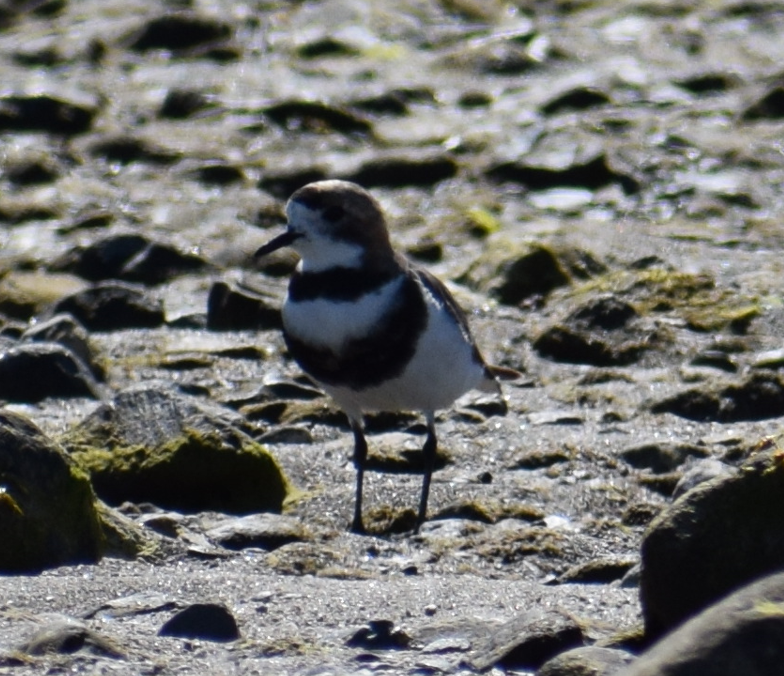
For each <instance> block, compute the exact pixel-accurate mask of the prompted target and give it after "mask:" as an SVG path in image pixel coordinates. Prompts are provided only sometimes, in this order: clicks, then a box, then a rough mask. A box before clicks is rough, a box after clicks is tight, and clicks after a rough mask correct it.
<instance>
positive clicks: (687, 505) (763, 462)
mask: <svg viewBox="0 0 784 676" xmlns="http://www.w3.org/2000/svg"><path fill="white" fill-rule="evenodd" d="M782 514H784V462H782V459H781V455H780V453H778V452H773V453H767V454H761V455H759V456H757V457H755V458H753V459H752V460H751V461H750V462H748V463H747V464H746V465H744V466H743V467H742V468H741V471H740V472H739V473H738V474H737V475H731V476H724V477H719V478H717V479H714V480H711V481H707V482H705V483H702V484H700V485H698V486H697V487H695V488H694V489H692V490H691V491H689V492H688V493H686V494H685V495H683V496H682V497H681V498H680V499H678V500H677V501H676V502H675V503H674V504H673V505H672V506H671V507H670V508H668V509H666V510H665V511H664V512H662V513H661V514H660V515H659V516H658V517H657V518H656V519H655V520H654V521H653V522H652V523H651V525H650V527H649V529H648V531H647V533H646V535H645V538H644V539H643V542H642V577H641V580H640V597H641V601H642V606H643V615H644V618H645V628H646V634H648V635H649V636H650V637H655V636H658V635H660V634H662V633H664V632H665V631H669V630H671V629H672V628H674V627H675V626H677V625H679V624H681V623H682V622H684V621H685V620H687V619H688V618H689V617H691V616H693V615H696V614H697V613H699V612H700V611H701V610H703V609H704V608H706V607H707V606H709V605H710V604H712V603H714V602H716V601H718V600H719V599H720V598H722V597H724V596H726V595H727V594H729V593H730V592H732V591H733V590H735V589H738V588H739V587H741V586H743V585H744V584H748V583H749V582H751V581H752V580H755V579H757V578H759V577H762V576H763V575H767V574H770V573H772V572H775V571H777V570H781V569H782V568H784V522H783V521H782Z"/></svg>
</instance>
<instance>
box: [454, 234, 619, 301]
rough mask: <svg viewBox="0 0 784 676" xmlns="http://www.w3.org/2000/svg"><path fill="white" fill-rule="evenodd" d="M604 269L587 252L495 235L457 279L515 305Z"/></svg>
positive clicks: (544, 294)
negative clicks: (485, 248) (483, 250)
mask: <svg viewBox="0 0 784 676" xmlns="http://www.w3.org/2000/svg"><path fill="white" fill-rule="evenodd" d="M604 270H605V266H604V265H603V264H602V263H600V262H599V261H598V260H597V259H596V258H594V257H593V256H592V255H591V254H590V253H588V252H586V251H581V250H577V249H574V248H564V249H557V248H552V247H549V246H544V245H542V244H537V243H530V242H522V243H520V242H513V241H509V240H506V239H503V238H498V239H495V240H493V241H492V242H491V243H490V244H489V245H488V248H487V250H486V251H485V252H484V253H483V254H482V255H481V256H480V257H479V258H478V259H477V260H476V261H475V262H474V263H473V264H472V265H471V266H470V267H469V269H468V270H467V271H466V272H465V273H464V274H463V275H462V276H461V278H460V279H459V280H458V281H460V282H461V283H464V284H466V285H467V286H469V287H471V288H473V289H477V290H479V291H482V292H483V293H488V294H490V295H492V296H493V297H495V298H496V299H497V300H498V301H499V302H501V303H504V304H507V305H518V304H520V303H523V302H525V301H526V300H527V299H529V298H533V297H536V296H547V295H548V294H550V293H551V292H552V291H554V290H555V289H557V288H559V287H562V286H567V285H568V284H571V283H572V281H573V280H575V279H586V278H589V277H591V276H593V275H595V274H600V273H602V272H604Z"/></svg>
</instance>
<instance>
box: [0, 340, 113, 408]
mask: <svg viewBox="0 0 784 676" xmlns="http://www.w3.org/2000/svg"><path fill="white" fill-rule="evenodd" d="M47 397H90V398H93V399H99V398H100V397H101V388H100V386H99V385H98V382H97V381H96V380H95V377H94V376H93V374H92V373H90V371H89V369H88V368H87V366H85V365H84V364H83V363H82V361H81V360H80V359H79V358H78V357H77V356H76V355H75V354H74V353H73V352H71V350H69V349H68V348H66V347H63V346H62V345H58V344H57V343H28V344H23V345H19V346H18V347H12V348H10V349H8V350H6V351H4V352H0V399H6V400H8V401H14V402H27V403H34V402H38V401H42V400H43V399H46V398H47Z"/></svg>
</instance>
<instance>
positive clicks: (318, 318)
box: [255, 180, 520, 533]
mask: <svg viewBox="0 0 784 676" xmlns="http://www.w3.org/2000/svg"><path fill="white" fill-rule="evenodd" d="M285 211H286V218H287V225H286V230H285V231H284V232H283V233H282V234H280V235H278V236H277V237H274V238H273V239H272V240H271V241H269V242H267V243H266V244H264V245H263V246H261V247H260V248H259V249H258V250H257V251H256V253H255V256H256V257H257V258H258V257H263V256H266V255H268V254H270V253H272V252H273V251H276V250H278V249H281V248H283V247H290V248H291V249H292V250H293V251H294V252H295V253H297V254H298V255H299V262H298V264H297V266H296V268H295V270H294V272H293V273H292V275H291V278H290V280H289V286H288V293H287V295H286V298H285V300H284V302H283V306H282V310H281V314H282V319H283V322H282V323H283V338H284V342H285V344H286V348H287V350H288V353H289V355H290V356H291V357H292V358H293V359H294V361H295V362H296V363H297V364H298V365H299V367H300V368H301V369H302V370H303V371H304V372H305V373H306V374H307V375H308V376H310V377H311V378H312V379H313V380H314V381H315V382H316V383H317V384H318V385H319V386H320V387H321V388H322V389H323V390H324V391H325V392H326V393H327V394H328V395H329V396H330V397H332V399H333V400H334V401H335V402H336V403H337V405H338V406H339V407H340V408H341V409H342V410H343V412H344V413H345V414H346V416H347V417H348V420H349V424H350V427H351V431H352V433H353V437H354V453H353V464H354V466H355V469H356V490H355V499H354V516H353V519H352V521H351V524H350V530H351V531H353V532H354V533H365V527H364V522H363V518H362V499H363V495H362V494H363V481H364V475H365V470H366V467H367V457H368V444H367V440H366V438H365V425H364V414H365V413H368V412H373V411H393V412H399V411H416V412H421V413H422V414H423V415H424V418H425V421H426V424H427V437H426V440H425V443H424V445H423V447H422V456H423V466H424V477H423V480H422V490H421V494H420V498H419V509H418V512H417V519H416V527H415V531H418V530H419V528H420V526H421V525H422V524H423V523H424V522H425V520H426V517H427V505H428V498H429V493H430V483H431V479H432V474H433V469H434V465H435V459H436V450H437V444H438V440H437V435H436V425H435V414H436V411H438V410H441V409H445V408H448V407H449V406H451V405H452V404H453V403H454V401H455V400H456V399H458V398H459V397H461V396H462V395H463V394H465V393H466V392H468V391H469V390H472V389H478V390H480V391H484V392H490V393H495V394H497V395H499V396H500V397H501V401H502V402H503V407H504V411H506V399H504V397H503V392H502V390H501V385H500V382H499V381H500V380H511V379H514V378H517V377H519V376H520V373H519V372H518V371H516V370H514V369H511V368H506V367H501V366H492V365H489V364H488V363H487V362H486V361H485V360H484V358H483V357H482V355H481V353H480V352H479V349H478V348H477V346H476V343H475V341H474V339H473V337H472V335H471V331H470V329H469V326H468V321H467V318H466V315H465V313H464V312H463V310H462V309H461V308H460V307H459V305H458V303H457V301H456V300H455V299H454V297H453V296H452V294H451V293H450V292H449V290H448V289H447V287H446V286H445V285H444V284H443V283H442V282H441V281H440V280H439V279H438V278H436V277H435V276H433V275H432V274H431V273H430V272H428V271H427V270H425V269H423V268H421V267H418V266H417V265H414V264H413V263H412V262H410V261H409V260H408V259H407V258H405V257H404V256H403V255H401V254H400V253H398V252H397V251H395V249H394V248H393V246H392V243H391V241H390V235H389V231H388V228H387V224H386V219H385V216H384V213H383V210H382V208H381V205H380V204H379V202H378V201H377V200H376V199H375V198H374V197H373V196H372V195H371V194H370V193H369V192H368V191H367V190H365V189H364V188H362V187H361V186H359V185H357V184H356V183H352V182H349V181H342V180H322V181H316V182H314V183H308V184H307V185H305V186H303V187H301V188H299V189H298V190H296V191H295V192H294V193H293V194H292V195H291V197H290V198H289V200H288V202H287V203H286V207H285Z"/></svg>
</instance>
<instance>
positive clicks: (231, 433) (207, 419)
mask: <svg viewBox="0 0 784 676" xmlns="http://www.w3.org/2000/svg"><path fill="white" fill-rule="evenodd" d="M244 424H245V423H244V419H243V418H242V417H241V416H239V415H237V414H235V413H233V412H232V411H229V410H227V409H222V408H220V407H217V406H210V405H209V404H206V403H203V402H200V401H199V400H198V399H196V398H194V397H188V396H185V395H181V394H177V393H175V392H173V391H169V390H165V389H159V388H156V387H155V386H151V385H146V384H145V385H143V386H141V387H136V388H131V389H129V390H126V391H124V392H121V393H120V394H118V395H117V396H116V397H115V399H114V401H113V402H112V403H111V404H104V405H102V406H100V407H99V408H98V409H97V410H96V411H95V412H94V413H92V414H91V415H89V416H88V417H87V418H86V419H85V420H83V421H82V422H81V423H80V424H79V425H77V426H76V427H74V428H73V429H71V430H70V431H69V432H68V433H67V434H66V436H65V438H64V439H63V442H64V444H65V446H66V448H67V449H68V450H69V451H70V452H71V454H72V455H73V457H74V458H75V459H76V460H78V462H79V463H80V464H81V465H82V466H83V467H85V468H86V469H87V470H88V471H89V472H90V474H91V476H92V480H93V485H94V486H95V491H96V492H97V493H98V495H99V496H100V497H101V498H102V499H103V500H105V501H106V502H108V503H109V504H118V503H121V502H124V501H131V502H152V503H154V504H157V505H160V506H161V507H166V508H168V509H175V510H179V511H184V512H198V511H204V510H216V511H222V512H229V513H234V514H247V513H251V512H263V511H280V509H281V507H282V504H283V500H284V499H285V498H286V495H287V493H288V490H289V487H288V483H287V481H286V479H285V477H284V476H283V473H282V472H281V470H280V468H279V467H278V465H277V463H276V462H275V460H274V458H273V457H272V456H271V455H270V454H269V453H268V452H267V450H266V449H265V448H264V447H263V446H261V445H260V444H258V443H257V442H255V441H254V440H253V439H252V438H251V437H250V436H249V435H248V434H246V433H245V432H244V431H243V429H242V426H243V425H244Z"/></svg>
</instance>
